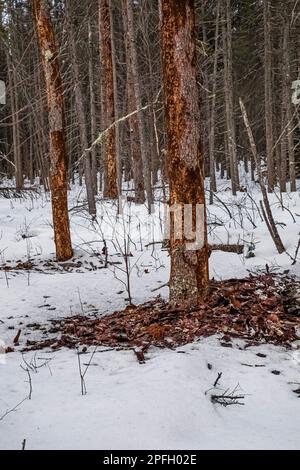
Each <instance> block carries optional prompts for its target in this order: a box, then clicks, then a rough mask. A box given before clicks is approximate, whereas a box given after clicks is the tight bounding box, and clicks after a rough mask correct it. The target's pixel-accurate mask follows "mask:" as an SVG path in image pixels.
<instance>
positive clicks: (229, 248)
mask: <svg viewBox="0 0 300 470" xmlns="http://www.w3.org/2000/svg"><path fill="white" fill-rule="evenodd" d="M209 249H210V251H225V252H227V253H237V254H238V255H241V254H243V252H244V245H239V244H232V245H223V244H219V245H209Z"/></svg>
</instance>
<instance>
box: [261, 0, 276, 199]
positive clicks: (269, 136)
mask: <svg viewBox="0 0 300 470" xmlns="http://www.w3.org/2000/svg"><path fill="white" fill-rule="evenodd" d="M263 4H264V37H265V45H264V47H265V64H264V66H265V126H266V157H267V166H268V191H269V192H272V191H273V189H274V184H275V177H274V176H275V175H274V172H275V169H274V153H273V152H274V150H273V145H274V136H273V98H272V41H271V14H270V8H271V2H270V0H265V1H264V2H263Z"/></svg>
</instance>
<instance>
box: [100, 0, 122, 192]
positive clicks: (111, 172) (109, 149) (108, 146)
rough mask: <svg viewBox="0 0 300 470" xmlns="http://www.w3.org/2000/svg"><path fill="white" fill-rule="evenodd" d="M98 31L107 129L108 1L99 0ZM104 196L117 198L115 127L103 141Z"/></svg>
mask: <svg viewBox="0 0 300 470" xmlns="http://www.w3.org/2000/svg"><path fill="white" fill-rule="evenodd" d="M99 30H100V57H101V79H102V85H101V92H102V94H103V106H102V121H103V122H102V126H103V129H105V128H108V127H109V126H110V125H111V124H112V123H113V122H114V121H115V96H114V71H113V58H112V42H111V34H112V30H111V22H110V9H109V2H108V0H99ZM105 160H106V161H105V167H104V196H105V197H109V198H112V199H115V198H117V197H118V185H117V147H116V128H115V126H113V127H112V129H111V130H110V131H109V132H108V134H107V137H106V141H105Z"/></svg>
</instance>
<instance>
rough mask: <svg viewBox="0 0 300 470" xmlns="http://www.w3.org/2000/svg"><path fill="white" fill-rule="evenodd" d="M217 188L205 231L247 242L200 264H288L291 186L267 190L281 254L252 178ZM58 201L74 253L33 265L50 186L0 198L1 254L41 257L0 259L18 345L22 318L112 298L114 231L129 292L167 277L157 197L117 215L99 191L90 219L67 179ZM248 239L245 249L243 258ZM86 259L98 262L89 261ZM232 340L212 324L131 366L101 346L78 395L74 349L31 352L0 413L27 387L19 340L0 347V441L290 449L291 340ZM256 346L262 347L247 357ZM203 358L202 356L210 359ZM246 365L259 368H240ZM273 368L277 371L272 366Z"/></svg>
mask: <svg viewBox="0 0 300 470" xmlns="http://www.w3.org/2000/svg"><path fill="white" fill-rule="evenodd" d="M5 185H7V184H5ZM218 187H219V192H218V194H217V196H218V200H217V199H216V200H215V204H214V205H213V206H208V211H209V240H210V242H211V243H221V242H223V243H238V242H240V243H244V244H245V246H246V249H245V253H244V255H236V254H232V253H222V252H213V254H212V256H211V258H210V273H211V277H214V278H216V279H225V278H230V277H244V276H247V275H248V274H249V271H250V272H257V270H259V269H265V266H266V264H268V266H269V268H270V269H271V270H278V271H279V272H281V271H283V270H285V269H289V270H290V271H291V272H292V273H294V274H296V275H299V274H300V269H299V260H298V263H297V264H296V265H295V266H292V265H291V264H292V260H291V257H294V255H295V250H296V246H297V242H298V239H299V232H300V197H299V193H294V194H291V193H287V194H286V195H283V206H284V207H285V208H286V209H283V208H282V205H281V204H280V195H279V194H277V195H273V194H272V195H270V201H271V204H272V210H273V214H274V218H275V220H276V222H278V223H280V224H279V225H278V229H279V233H280V235H281V236H282V239H283V243H284V245H285V247H286V248H287V251H288V253H289V254H290V256H289V255H287V254H286V253H284V254H282V255H278V253H277V252H276V248H275V247H274V244H273V242H272V240H271V238H270V236H269V234H268V232H267V229H266V226H265V224H264V222H262V221H261V219H260V216H259V214H258V211H257V208H256V205H259V199H260V195H259V192H258V190H257V188H256V186H255V185H254V184H250V183H248V182H247V187H248V193H239V194H238V196H237V197H232V195H231V192H230V191H228V190H227V187H229V183H227V182H224V181H223V182H222V181H219V182H218ZM219 199H220V200H221V201H223V202H224V203H225V204H226V205H227V206H228V209H229V211H230V214H229V213H228V211H227V210H226V209H225V208H224V206H223V205H222V204H221V203H220V201H219ZM69 203H70V208H71V210H70V217H71V232H72V241H73V246H74V248H75V256H74V260H75V262H77V261H78V260H79V261H80V262H81V263H82V266H81V267H80V268H78V269H77V268H74V269H73V270H72V272H68V271H66V270H65V269H64V265H63V264H56V265H55V266H56V267H57V268H58V269H57V270H51V269H50V268H49V267H47V266H44V264H45V262H46V261H48V260H52V261H53V259H54V243H53V233H52V227H51V223H52V222H51V205H50V201H49V197H48V196H46V195H45V194H40V195H38V194H36V195H32V196H30V195H27V197H26V199H17V198H14V199H5V198H3V197H0V265H1V264H2V263H5V262H6V263H8V264H10V265H11V266H16V265H17V264H18V263H19V262H26V261H28V260H32V261H33V262H34V263H35V264H36V265H37V266H38V267H39V268H40V269H41V271H39V272H37V271H31V272H30V273H29V274H28V273H27V272H24V271H17V270H15V271H14V270H12V271H9V272H6V273H5V272H4V271H0V295H1V310H0V348H1V344H2V343H4V344H6V345H7V346H11V345H12V341H13V338H14V336H15V335H16V333H17V331H18V329H19V328H20V329H21V330H22V333H21V337H20V347H22V346H24V344H25V342H26V340H27V339H28V338H30V339H31V338H32V337H34V333H31V334H30V336H27V335H26V329H25V328H24V325H26V324H28V323H33V322H45V321H47V320H48V319H51V318H56V317H59V316H68V315H70V314H76V313H83V314H84V315H90V314H93V313H94V312H95V311H97V312H98V313H99V314H109V313H111V312H113V311H115V310H117V309H121V308H123V307H125V306H126V304H127V301H126V299H127V298H128V292H127V289H126V273H125V272H124V266H125V264H124V256H123V255H122V253H123V254H124V242H126V243H127V244H128V243H129V250H128V251H130V253H131V254H132V256H130V257H129V258H128V259H129V262H130V266H131V276H130V278H131V292H132V298H133V302H134V303H136V304H137V303H142V302H145V301H146V300H149V299H152V298H154V297H155V296H156V295H158V294H160V295H161V296H163V297H167V295H168V288H167V287H164V288H162V289H161V290H159V291H157V292H152V290H153V289H155V288H157V287H159V286H161V285H163V284H165V283H166V282H167V281H168V271H169V258H168V255H167V251H163V250H162V247H161V245H160V244H153V242H154V241H160V240H162V239H163V221H164V207H163V204H162V203H157V205H156V212H155V214H154V215H152V216H151V218H150V217H149V216H147V209H146V207H144V206H139V207H135V205H134V204H128V205H125V208H124V215H123V216H120V217H119V218H118V217H117V205H116V204H112V203H110V202H103V201H102V202H101V201H99V202H98V219H97V223H95V222H94V223H92V222H91V220H90V219H89V217H88V216H87V213H86V211H84V210H82V207H81V206H82V205H83V204H84V193H83V191H82V190H81V189H80V188H79V187H78V186H74V187H72V189H71V191H70V195H69ZM287 209H288V210H287ZM216 224H217V225H216ZM24 236H25V237H28V236H30V238H24ZM103 239H105V241H106V243H107V246H108V253H109V255H108V261H109V262H110V263H112V264H109V266H108V267H107V268H104V267H103V264H102V265H101V262H103V261H104V255H103V253H102V249H103V246H104V244H103ZM149 243H150V245H149V246H148V247H146V245H148V244H149ZM251 244H254V245H255V251H254V253H255V257H254V258H250V259H247V258H246V256H245V255H246V254H247V251H248V247H249V246H250V245H251ZM90 263H92V264H93V265H94V266H96V267H97V268H101V269H95V270H92V268H91V265H90ZM115 263H120V264H115ZM88 269H91V270H88ZM2 322H3V323H2ZM40 334H41V333H40V332H38V333H36V335H37V336H38V337H39V335H40ZM243 347H244V345H243V343H242V342H241V341H238V342H236V343H235V344H234V347H233V348H224V347H222V346H221V345H220V342H219V340H218V338H217V337H211V338H207V339H200V340H199V341H198V342H195V343H193V344H190V345H187V346H185V347H181V348H179V349H177V350H160V349H155V348H152V349H150V351H149V353H148V354H147V361H146V364H144V365H140V364H139V363H138V362H137V360H136V357H135V355H134V353H133V351H126V350H121V351H106V352H105V351H103V349H104V348H101V347H100V348H99V351H98V352H96V353H95V356H94V357H93V359H92V363H91V365H90V367H89V368H88V371H87V374H86V386H87V395H85V396H82V395H81V388H80V376H79V372H78V357H77V354H76V351H70V350H61V351H57V352H55V353H53V352H49V351H41V352H38V353H37V355H36V358H35V361H36V362H37V364H39V365H42V364H43V362H44V361H45V358H51V361H50V362H49V364H48V366H47V364H45V365H44V366H42V367H40V368H38V369H37V373H35V372H34V371H33V372H32V373H31V378H32V387H33V388H32V397H31V400H25V401H24V402H23V403H22V404H21V405H20V406H18V407H17V408H16V409H15V410H14V411H12V412H10V413H9V414H8V415H7V416H5V417H4V418H3V419H2V420H1V416H2V415H4V413H5V412H6V411H7V410H11V409H13V408H14V407H15V406H16V405H17V404H18V403H20V402H21V401H22V400H23V399H24V398H25V397H26V395H27V394H28V390H29V384H28V377H27V374H26V372H25V371H24V370H23V369H22V368H21V367H20V364H22V363H23V365H24V362H23V358H22V355H21V353H20V351H16V352H14V353H10V354H7V355H5V357H4V356H3V355H1V349H0V378H1V384H2V387H1V392H0V448H1V449H20V448H21V445H22V441H23V440H24V439H26V448H27V449H66V448H67V449H117V448H118V449H144V448H147V449H162V448H164V449H245V448H247V449H254V448H256V449H260V448H266V449H299V448H300V432H299V431H300V399H299V398H298V397H297V395H296V394H295V393H293V390H294V389H295V388H299V385H298V387H297V383H298V384H299V382H300V353H299V351H297V350H296V349H295V350H292V351H288V350H285V349H284V348H280V347H274V346H270V345H262V346H259V347H256V348H254V347H251V348H247V349H243ZM91 351H92V349H90V350H89V354H90V353H91ZM100 351H101V352H100ZM182 351H184V353H183V352H182ZM258 352H259V353H263V354H265V355H266V356H267V357H266V358H260V357H258V356H257V355H256V354H257V353H258ZM89 354H87V355H86V356H85V355H82V356H81V359H82V361H83V362H88V360H89ZM33 357H34V354H33V353H27V354H26V355H25V359H26V360H27V361H28V362H30V361H32V360H33ZM207 363H210V364H212V366H213V367H212V369H211V370H209V369H208V367H207ZM244 364H248V365H249V366H246V365H244ZM255 364H256V365H263V366H264V367H250V365H252V366H254V365H255ZM274 370H278V371H280V375H274V374H273V373H272V371H274ZM218 372H222V373H223V374H222V377H221V380H220V382H219V384H218V388H219V390H217V392H220V393H222V391H223V392H224V391H225V390H227V389H229V390H233V389H234V388H235V387H236V386H237V385H239V390H242V392H243V393H244V394H245V399H244V405H243V406H239V405H234V406H228V407H226V408H225V407H222V406H221V405H219V404H213V403H212V402H211V399H210V397H211V394H212V393H215V392H216V390H215V389H213V390H210V391H208V392H207V394H205V392H206V391H207V390H209V389H210V388H211V387H212V386H213V383H214V381H215V380H216V378H217V374H218ZM290 382H294V383H296V385H294V384H292V383H290Z"/></svg>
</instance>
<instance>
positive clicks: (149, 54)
mask: <svg viewBox="0 0 300 470" xmlns="http://www.w3.org/2000/svg"><path fill="white" fill-rule="evenodd" d="M48 3H49V7H50V10H51V19H52V22H53V24H54V27H55V34H56V39H57V43H58V47H59V62H60V68H61V73H62V91H63V96H64V103H65V121H66V123H65V134H66V135H65V137H66V146H67V155H68V178H69V180H70V181H74V180H75V179H76V178H78V180H79V183H80V184H82V181H83V178H84V179H85V182H86V187H87V199H88V205H89V211H90V213H91V214H93V213H94V212H95V210H96V209H95V203H94V199H95V195H96V194H97V193H98V192H99V191H103V194H104V196H106V197H111V198H115V197H117V195H118V194H119V193H120V187H121V183H122V181H129V180H133V181H134V188H135V192H134V193H133V194H134V198H135V200H136V202H139V203H143V202H145V200H147V201H148V204H149V205H150V204H151V202H152V200H153V188H154V187H155V185H156V184H159V185H161V184H162V185H165V184H166V183H167V182H168V174H167V170H166V166H165V149H166V142H165V140H166V139H165V121H164V112H163V106H162V99H163V98H162V94H163V90H162V82H163V77H162V65H161V52H160V51H161V44H160V43H161V36H160V32H159V25H160V5H159V2H158V1H154V0H139V1H130V0H110V1H108V0H99V1H95V0H81V1H78V0H64V1H61V0H52V1H51V2H48ZM195 6H196V39H197V68H198V85H199V90H200V95H201V114H202V126H203V128H202V131H203V133H202V135H203V150H204V156H205V174H206V176H211V180H210V181H211V183H210V184H211V202H212V201H213V194H214V192H215V191H216V190H217V188H216V176H215V175H216V171H219V172H220V173H221V177H222V178H227V179H228V180H230V182H231V187H232V192H233V194H235V193H236V191H237V190H239V189H242V188H241V186H243V181H241V171H239V169H241V166H242V167H244V169H245V171H246V172H248V173H249V174H250V175H251V178H252V179H253V180H254V179H255V178H256V172H255V162H254V160H253V157H252V154H251V150H250V146H249V143H248V139H247V133H246V130H245V127H244V123H243V120H242V118H241V111H240V107H239V97H242V99H243V101H244V103H245V106H246V108H247V112H248V116H249V120H250V123H251V127H252V131H253V134H254V138H255V142H256V145H257V149H258V153H259V155H260V157H262V158H263V159H264V161H265V163H266V170H267V178H268V189H269V191H272V190H273V188H274V187H275V186H276V185H278V186H279V187H280V189H281V191H286V189H287V183H288V182H290V184H291V186H290V188H291V190H292V191H295V189H296V176H297V175H298V176H299V152H300V149H299V134H300V128H299V114H298V111H297V108H296V107H295V106H294V105H293V104H292V102H291V93H292V91H291V86H292V82H293V81H295V80H297V79H298V78H299V70H300V69H299V64H300V28H299V26H300V5H299V2H297V1H296V0H285V1H283V0H265V1H261V0H257V1H250V0H197V1H196V2H195ZM0 37H1V41H0V64H1V68H0V79H2V80H4V81H5V83H6V85H7V103H6V105H5V106H1V108H0V172H1V176H2V177H4V176H7V177H9V178H11V177H15V180H16V187H17V188H22V187H23V185H24V181H25V180H29V181H30V182H31V184H32V183H33V182H34V181H35V178H36V177H40V181H41V183H42V184H43V185H44V186H45V188H46V189H49V167H50V162H49V137H48V135H49V132H48V126H49V123H48V111H47V98H46V91H45V90H46V89H45V80H44V76H43V73H42V70H41V67H40V51H39V43H38V39H37V32H36V27H35V19H34V15H33V11H32V2H31V1H29V0H5V1H4V0H2V1H1V2H0ZM143 107H145V109H144V110H143V111H142V112H140V113H136V114H134V111H135V110H137V109H140V108H143ZM131 113H133V114H132V116H131V117H129V118H127V119H125V120H124V121H123V120H121V121H120V123H119V124H118V125H115V126H113V127H112V128H111V130H110V131H109V132H108V133H106V135H105V139H103V142H102V144H101V145H98V146H94V147H93V148H92V149H91V151H89V152H88V154H85V150H86V149H87V148H89V147H90V146H91V145H92V143H93V142H94V141H95V139H96V138H97V137H98V135H99V132H101V131H104V130H105V129H107V128H109V126H110V125H111V124H112V123H113V122H115V121H117V120H118V119H121V118H122V117H123V116H128V115H130V114H131ZM160 176H161V178H160ZM158 181H159V183H158Z"/></svg>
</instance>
